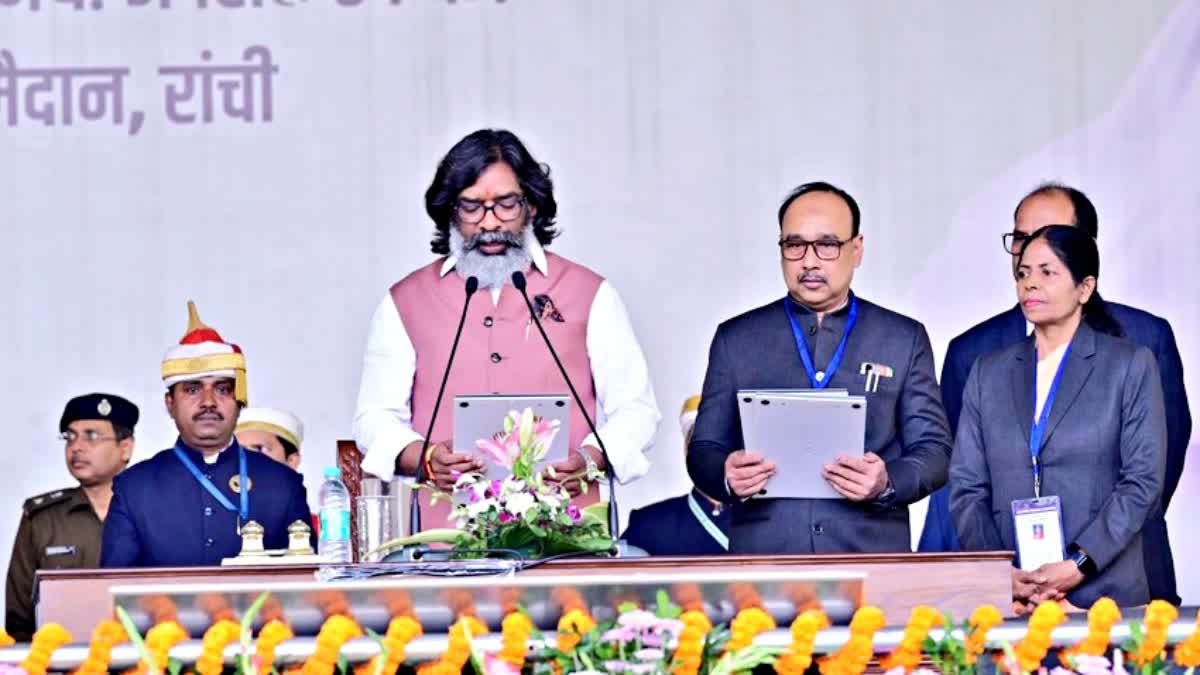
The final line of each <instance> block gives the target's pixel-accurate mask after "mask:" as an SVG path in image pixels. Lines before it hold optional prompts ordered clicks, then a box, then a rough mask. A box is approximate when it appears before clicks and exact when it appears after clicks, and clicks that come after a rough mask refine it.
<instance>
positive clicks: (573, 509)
mask: <svg viewBox="0 0 1200 675" xmlns="http://www.w3.org/2000/svg"><path fill="white" fill-rule="evenodd" d="M567 515H568V516H570V517H571V522H572V523H578V522H579V519H580V518H583V514H582V513H580V511H579V507H578V506H575V503H574V502H568V503H567Z"/></svg>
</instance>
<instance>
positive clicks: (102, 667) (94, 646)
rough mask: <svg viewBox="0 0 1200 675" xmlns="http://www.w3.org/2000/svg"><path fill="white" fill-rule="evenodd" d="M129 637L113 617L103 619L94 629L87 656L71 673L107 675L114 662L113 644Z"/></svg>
mask: <svg viewBox="0 0 1200 675" xmlns="http://www.w3.org/2000/svg"><path fill="white" fill-rule="evenodd" d="M128 639H129V637H128V636H127V635H125V629H124V628H122V627H121V624H120V622H118V621H114V620H112V619H108V620H105V621H101V622H100V623H99V624H97V625H96V629H95V630H93V631H92V641H91V642H90V643H89V644H88V655H87V658H86V659H84V661H83V663H81V664H79V668H78V669H77V670H75V671H74V672H73V673H72V674H71V675H107V673H108V666H109V664H110V663H111V662H112V648H113V645H115V644H119V643H121V642H125V641H126V640H128Z"/></svg>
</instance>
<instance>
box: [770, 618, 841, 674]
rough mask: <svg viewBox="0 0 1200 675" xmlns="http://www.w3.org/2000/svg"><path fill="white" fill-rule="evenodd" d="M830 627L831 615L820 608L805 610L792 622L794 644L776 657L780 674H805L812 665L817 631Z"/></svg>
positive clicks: (776, 670) (777, 670)
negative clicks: (826, 614)
mask: <svg viewBox="0 0 1200 675" xmlns="http://www.w3.org/2000/svg"><path fill="white" fill-rule="evenodd" d="M827 627H829V617H827V616H825V612H823V611H821V610H819V609H809V610H805V611H804V612H803V613H802V614H800V616H798V617H796V620H795V621H793V622H792V644H791V645H790V646H788V648H787V651H785V652H784V653H783V654H780V655H779V658H777V659H775V672H776V673H779V675H804V673H805V671H807V670H808V667H809V666H811V665H812V655H813V641H815V640H816V638H817V632H818V631H820V630H821V629H822V628H827Z"/></svg>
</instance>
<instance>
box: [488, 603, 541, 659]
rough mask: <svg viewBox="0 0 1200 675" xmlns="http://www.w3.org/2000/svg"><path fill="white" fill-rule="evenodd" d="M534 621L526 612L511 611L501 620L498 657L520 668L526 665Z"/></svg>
mask: <svg viewBox="0 0 1200 675" xmlns="http://www.w3.org/2000/svg"><path fill="white" fill-rule="evenodd" d="M533 628H534V626H533V622H532V621H530V620H529V617H528V616H525V613H524V612H510V613H509V614H508V616H505V617H504V621H502V622H500V645H501V646H500V653H499V654H497V655H496V658H498V659H500V660H501V661H504V662H505V663H507V664H509V665H511V666H512V667H514V668H516V669H517V670H520V669H521V668H523V667H524V666H525V657H526V655H527V654H528V653H529V636H530V635H533Z"/></svg>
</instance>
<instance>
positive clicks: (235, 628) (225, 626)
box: [196, 619, 242, 675]
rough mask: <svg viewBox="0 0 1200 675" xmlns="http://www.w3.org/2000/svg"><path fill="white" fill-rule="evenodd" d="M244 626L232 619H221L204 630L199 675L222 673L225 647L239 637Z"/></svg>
mask: <svg viewBox="0 0 1200 675" xmlns="http://www.w3.org/2000/svg"><path fill="white" fill-rule="evenodd" d="M241 633H242V627H241V625H239V624H238V623H237V622H236V621H234V620H232V619H221V620H219V621H217V622H216V623H214V624H213V625H211V626H209V627H208V630H206V631H204V638H203V639H202V641H201V644H202V646H201V648H200V657H199V658H197V659H196V673H197V675H221V671H222V670H225V647H227V646H228V645H229V643H230V642H233V641H234V640H237V639H238V636H240V635H241Z"/></svg>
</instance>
